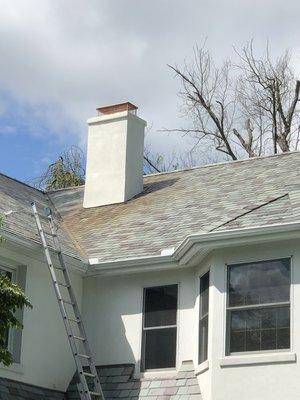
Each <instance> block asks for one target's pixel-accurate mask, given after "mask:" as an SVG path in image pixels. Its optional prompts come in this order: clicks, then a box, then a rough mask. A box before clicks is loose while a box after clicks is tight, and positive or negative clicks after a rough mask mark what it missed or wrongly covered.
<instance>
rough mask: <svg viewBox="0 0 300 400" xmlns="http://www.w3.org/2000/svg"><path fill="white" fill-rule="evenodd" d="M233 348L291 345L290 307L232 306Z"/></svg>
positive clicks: (244, 349)
mask: <svg viewBox="0 0 300 400" xmlns="http://www.w3.org/2000/svg"><path fill="white" fill-rule="evenodd" d="M229 315H230V320H229V323H230V327H229V328H230V352H231V353H232V352H242V351H259V350H275V349H289V347H290V307H289V306H284V307H269V308H257V309H251V310H232V311H229Z"/></svg>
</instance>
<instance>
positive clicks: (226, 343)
mask: <svg viewBox="0 0 300 400" xmlns="http://www.w3.org/2000/svg"><path fill="white" fill-rule="evenodd" d="M286 259H288V260H289V263H290V300H289V302H279V303H268V304H261V305H257V306H256V305H249V306H237V307H228V302H229V279H228V278H229V268H230V267H231V266H232V265H243V264H244V265H248V264H255V263H263V262H271V261H276V260H286ZM225 288H226V291H225V319H224V322H225V336H224V339H225V340H224V350H225V352H224V353H225V357H226V358H231V357H235V356H247V355H250V356H251V355H254V356H255V355H261V354H266V355H267V354H270V355H272V353H286V354H289V353H291V352H292V349H293V256H291V255H286V256H276V255H274V257H268V258H264V259H252V258H251V259H249V260H244V261H232V262H229V263H226V264H225ZM281 305H283V306H289V309H290V347H289V348H288V349H271V350H257V351H242V352H230V347H229V346H230V340H229V337H230V326H229V320H228V314H229V313H228V310H230V309H233V310H235V309H237V310H238V309H241V310H243V309H247V308H248V309H253V308H264V307H268V306H270V307H272V306H274V307H278V306H279V307H280V306H281Z"/></svg>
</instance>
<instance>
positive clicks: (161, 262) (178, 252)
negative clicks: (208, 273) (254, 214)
mask: <svg viewBox="0 0 300 400" xmlns="http://www.w3.org/2000/svg"><path fill="white" fill-rule="evenodd" d="M296 238H300V222H291V223H283V224H274V225H262V226H259V227H250V228H242V229H241V228H238V229H231V230H226V231H212V232H208V233H198V234H194V235H189V236H187V237H186V238H185V239H184V240H183V241H182V243H181V244H180V245H179V246H178V247H177V248H176V249H175V250H173V251H169V250H171V249H165V250H163V251H162V253H163V254H166V253H169V254H168V255H162V254H161V255H154V256H146V257H135V258H126V259H119V260H115V261H101V259H98V258H90V259H89V269H88V272H87V275H88V276H97V275H103V274H109V275H110V274H120V273H130V272H146V271H154V270H165V269H178V268H180V267H186V266H189V265H188V264H189V263H190V262H191V261H192V259H193V258H194V257H195V256H197V261H198V262H199V261H201V259H203V258H204V257H205V256H206V255H207V254H209V252H210V251H211V250H214V249H217V248H225V247H232V246H236V245H245V244H254V243H264V242H272V241H276V240H281V239H296Z"/></svg>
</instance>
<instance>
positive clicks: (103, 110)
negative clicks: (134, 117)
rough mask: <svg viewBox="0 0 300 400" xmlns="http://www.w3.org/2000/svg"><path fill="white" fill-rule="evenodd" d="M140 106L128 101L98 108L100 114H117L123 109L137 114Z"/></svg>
mask: <svg viewBox="0 0 300 400" xmlns="http://www.w3.org/2000/svg"><path fill="white" fill-rule="evenodd" d="M137 109H138V107H137V106H135V105H134V104H132V103H129V102H128V101H127V102H126V103H119V104H113V105H112V106H105V107H99V108H97V111H98V115H108V114H115V113H118V112H122V111H130V112H131V113H132V114H136V111H137Z"/></svg>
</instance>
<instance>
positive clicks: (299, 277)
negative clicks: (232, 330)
mask: <svg viewBox="0 0 300 400" xmlns="http://www.w3.org/2000/svg"><path fill="white" fill-rule="evenodd" d="M289 256H292V306H291V309H292V311H291V314H292V317H291V320H292V348H291V351H290V352H286V353H287V354H283V353H281V354H279V358H278V356H277V354H278V353H276V352H275V353H276V354H275V357H274V360H275V361H276V362H271V360H267V361H266V360H265V361H264V363H261V362H260V359H258V360H257V362H256V364H255V365H251V366H250V365H247V363H249V360H250V362H251V360H253V357H257V356H253V355H246V354H245V356H243V357H242V360H241V361H242V362H241V365H238V366H236V365H235V366H233V365H232V366H230V365H229V366H226V367H224V366H221V360H222V359H223V360H224V359H226V360H232V359H234V357H233V356H231V357H226V356H225V320H226V313H225V306H226V276H227V272H226V271H227V266H226V264H230V263H237V262H249V261H259V260H266V259H274V258H282V257H289ZM299 265H300V246H299V242H298V241H290V242H284V243H268V244H262V245H259V246H257V245H256V246H253V245H252V246H244V247H236V248H232V249H229V248H228V249H223V250H218V251H214V252H212V253H211V255H210V256H209V257H207V258H206V259H205V260H204V261H203V262H201V263H200V265H199V266H198V267H195V268H190V269H182V270H178V271H176V272H174V270H172V271H165V272H151V273H144V274H142V273H140V274H135V275H133V274H130V275H127V276H126V275H123V276H112V277H95V278H92V277H90V278H85V279H84V299H83V310H84V316H85V321H86V325H87V329H88V334H89V338H90V341H91V346H92V349H93V352H94V354H95V358H96V362H97V363H99V364H118V363H128V362H132V363H136V365H137V372H138V369H139V364H140V355H141V331H142V293H143V287H147V286H152V285H164V284H171V283H178V284H179V311H178V351H177V366H179V365H180V363H181V362H182V361H183V360H190V359H192V360H193V361H194V364H195V365H196V371H197V376H198V381H199V384H200V388H201V391H202V396H203V399H204V400H223V399H230V400H241V399H243V400H260V399H261V400H268V399H272V400H277V399H278V400H279V399H280V400H282V399H283V398H286V399H289V400H293V399H296V398H298V393H299V392H300V380H299V379H298V377H299V376H300V367H299V365H298V363H297V362H287V361H286V357H291V356H293V354H294V353H296V354H299V350H300V335H298V332H300V286H299V282H300V268H299ZM208 269H209V270H210V304H209V307H210V314H209V348H208V363H205V365H200V366H198V365H197V364H198V315H199V277H200V276H201V275H203V273H205V272H206V271H207V270H208ZM268 354H270V353H268ZM268 354H267V355H268ZM261 355H262V356H263V354H261ZM272 356H273V355H272ZM282 357H284V358H283V360H281V359H280V358H282ZM274 360H273V361H274ZM207 366H208V367H209V368H208V369H207Z"/></svg>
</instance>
